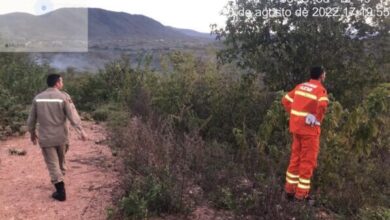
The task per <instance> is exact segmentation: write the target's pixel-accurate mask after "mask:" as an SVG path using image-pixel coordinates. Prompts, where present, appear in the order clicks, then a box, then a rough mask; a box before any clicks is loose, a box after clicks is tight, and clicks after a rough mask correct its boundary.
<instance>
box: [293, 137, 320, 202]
mask: <svg viewBox="0 0 390 220" xmlns="http://www.w3.org/2000/svg"><path fill="white" fill-rule="evenodd" d="M318 150H319V136H309V135H301V152H300V163H299V184H298V185H297V189H296V193H295V197H296V198H297V199H304V198H306V197H307V196H308V195H309V191H310V185H311V181H310V179H311V177H312V176H313V172H314V169H315V168H316V166H317V156H318Z"/></svg>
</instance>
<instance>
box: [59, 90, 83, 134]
mask: <svg viewBox="0 0 390 220" xmlns="http://www.w3.org/2000/svg"><path fill="white" fill-rule="evenodd" d="M64 103H65V114H66V118H67V119H68V120H69V122H70V124H71V125H72V126H73V127H74V128H75V129H76V131H77V133H79V134H80V135H81V139H82V140H83V141H85V140H87V135H86V134H85V132H84V130H83V128H82V127H81V120H80V117H79V114H78V112H77V110H76V107H75V106H74V104H73V102H72V100H71V98H70V96H68V97H67V99H66V100H65V102H64Z"/></svg>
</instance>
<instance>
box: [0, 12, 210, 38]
mask: <svg viewBox="0 0 390 220" xmlns="http://www.w3.org/2000/svg"><path fill="white" fill-rule="evenodd" d="M86 10H88V30H81V28H83V27H84V29H85V27H86V24H85V22H86ZM49 30H50V31H49ZM86 31H88V37H89V40H90V41H105V42H115V41H122V40H126V41H138V40H142V41H148V40H151V41H156V40H169V41H193V40H205V39H210V38H207V35H208V34H203V33H199V32H196V31H192V30H187V29H177V28H172V27H168V26H164V25H163V24H161V23H160V22H158V21H156V20H153V19H151V18H149V17H146V16H143V15H132V14H128V13H123V12H113V11H107V10H103V9H97V8H89V9H82V8H65V9H58V10H56V11H53V12H50V13H47V14H44V15H40V16H34V15H30V14H26V13H12V14H6V15H0V36H7V37H17V38H18V39H23V38H25V39H29V40H34V39H46V38H50V39H53V38H54V39H61V37H63V36H67V37H68V36H69V33H70V32H71V33H76V32H78V33H79V35H80V36H82V35H84V34H86ZM56 35H58V36H56ZM71 35H72V34H71ZM75 37H76V36H75Z"/></svg>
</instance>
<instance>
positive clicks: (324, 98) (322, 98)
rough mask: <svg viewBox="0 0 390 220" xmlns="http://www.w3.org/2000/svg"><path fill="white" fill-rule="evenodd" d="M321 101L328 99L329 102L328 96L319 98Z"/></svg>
mask: <svg viewBox="0 0 390 220" xmlns="http://www.w3.org/2000/svg"><path fill="white" fill-rule="evenodd" d="M318 101H319V102H322V101H326V102H329V99H328V97H321V98H319V99H318Z"/></svg>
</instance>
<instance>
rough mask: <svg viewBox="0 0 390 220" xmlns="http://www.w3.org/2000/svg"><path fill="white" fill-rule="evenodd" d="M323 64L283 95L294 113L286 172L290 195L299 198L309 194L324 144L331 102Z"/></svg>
mask: <svg viewBox="0 0 390 220" xmlns="http://www.w3.org/2000/svg"><path fill="white" fill-rule="evenodd" d="M325 75H326V73H325V71H324V69H323V68H322V67H313V68H311V70H310V77H311V79H310V81H309V82H305V83H302V84H299V85H298V86H296V87H295V89H293V90H292V91H290V92H289V93H288V94H286V95H285V96H284V97H283V99H282V104H283V106H284V107H285V109H286V111H287V112H288V113H290V132H291V133H292V136H293V143H292V147H291V158H290V164H289V166H288V169H287V173H286V185H285V191H286V195H287V198H288V199H289V200H293V199H294V197H295V199H296V200H298V201H302V200H305V199H308V198H309V191H310V179H311V177H312V175H313V171H314V169H315V168H316V166H317V155H318V151H319V144H320V133H321V129H320V125H321V122H322V120H323V118H324V115H325V111H326V108H327V106H328V102H329V99H328V96H327V91H326V89H325V88H324V87H323V85H322V82H324V80H325Z"/></svg>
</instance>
